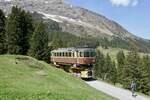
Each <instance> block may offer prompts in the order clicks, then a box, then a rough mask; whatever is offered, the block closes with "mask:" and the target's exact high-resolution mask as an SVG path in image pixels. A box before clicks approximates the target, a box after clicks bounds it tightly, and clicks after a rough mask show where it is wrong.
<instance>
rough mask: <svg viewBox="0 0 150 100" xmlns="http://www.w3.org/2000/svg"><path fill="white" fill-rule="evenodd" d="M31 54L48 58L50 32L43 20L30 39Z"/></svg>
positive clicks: (41, 58)
mask: <svg viewBox="0 0 150 100" xmlns="http://www.w3.org/2000/svg"><path fill="white" fill-rule="evenodd" d="M30 45H31V46H30V49H29V53H28V54H29V55H30V56H32V57H34V58H36V59H39V60H45V59H47V58H48V56H49V55H47V53H48V34H47V32H46V30H45V25H44V23H43V22H38V23H37V25H36V28H35V30H34V33H33V35H32V37H31V41H30Z"/></svg>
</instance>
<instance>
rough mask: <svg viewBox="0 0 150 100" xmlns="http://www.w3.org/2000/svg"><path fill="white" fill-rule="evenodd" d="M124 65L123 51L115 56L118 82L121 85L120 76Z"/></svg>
mask: <svg viewBox="0 0 150 100" xmlns="http://www.w3.org/2000/svg"><path fill="white" fill-rule="evenodd" d="M124 65H125V55H124V52H123V51H119V52H118V54H117V74H118V79H117V80H118V82H119V83H122V79H123V78H122V74H123V67H124Z"/></svg>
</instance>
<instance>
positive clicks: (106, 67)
mask: <svg viewBox="0 0 150 100" xmlns="http://www.w3.org/2000/svg"><path fill="white" fill-rule="evenodd" d="M111 68H112V61H111V58H110V56H109V54H107V56H106V59H105V65H104V72H103V79H104V80H109V76H110V70H112V69H111Z"/></svg>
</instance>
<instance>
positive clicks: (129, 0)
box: [110, 0, 139, 6]
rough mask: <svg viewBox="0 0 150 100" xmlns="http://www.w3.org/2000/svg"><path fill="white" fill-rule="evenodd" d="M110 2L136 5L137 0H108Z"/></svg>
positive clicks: (121, 4) (120, 4)
mask: <svg viewBox="0 0 150 100" xmlns="http://www.w3.org/2000/svg"><path fill="white" fill-rule="evenodd" d="M110 2H111V3H112V5H115V6H129V5H131V6H136V5H137V4H138V3H139V0H110Z"/></svg>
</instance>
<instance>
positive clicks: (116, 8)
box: [65, 0, 150, 39]
mask: <svg viewBox="0 0 150 100" xmlns="http://www.w3.org/2000/svg"><path fill="white" fill-rule="evenodd" d="M65 1H66V2H67V3H70V4H72V5H74V6H80V7H83V8H87V9H90V10H92V11H94V12H97V13H99V14H102V15H104V16H106V17H107V18H109V19H111V20H114V21H116V22H118V23H119V24H121V25H122V26H123V27H124V28H125V29H127V30H128V31H129V32H131V33H133V34H135V35H137V36H140V37H143V38H146V39H150V0H65Z"/></svg>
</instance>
